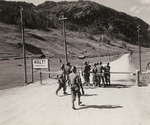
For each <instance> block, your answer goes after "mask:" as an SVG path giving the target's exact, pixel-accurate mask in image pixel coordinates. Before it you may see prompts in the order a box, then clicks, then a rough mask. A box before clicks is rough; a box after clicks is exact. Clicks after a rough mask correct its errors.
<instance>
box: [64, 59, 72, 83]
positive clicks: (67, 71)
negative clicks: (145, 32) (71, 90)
mask: <svg viewBox="0 0 150 125" xmlns="http://www.w3.org/2000/svg"><path fill="white" fill-rule="evenodd" d="M70 73H71V65H70V62H67V64H66V67H65V74H66V82H67V84H68V85H69V86H70V81H69V74H70Z"/></svg>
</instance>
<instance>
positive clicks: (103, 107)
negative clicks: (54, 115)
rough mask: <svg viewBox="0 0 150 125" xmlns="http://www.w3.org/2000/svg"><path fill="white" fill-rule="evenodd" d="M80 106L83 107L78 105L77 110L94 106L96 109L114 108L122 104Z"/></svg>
mask: <svg viewBox="0 0 150 125" xmlns="http://www.w3.org/2000/svg"><path fill="white" fill-rule="evenodd" d="M81 106H83V107H80V108H78V109H77V110H80V109H88V108H94V109H95V108H96V109H115V108H123V107H122V106H115V105H84V104H82V105H81Z"/></svg>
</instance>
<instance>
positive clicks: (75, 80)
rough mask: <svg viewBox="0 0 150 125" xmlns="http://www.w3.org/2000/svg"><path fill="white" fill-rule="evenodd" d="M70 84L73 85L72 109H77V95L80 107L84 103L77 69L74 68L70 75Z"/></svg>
mask: <svg viewBox="0 0 150 125" xmlns="http://www.w3.org/2000/svg"><path fill="white" fill-rule="evenodd" d="M69 78H70V83H71V95H72V108H73V109H75V104H74V103H75V100H76V94H77V96H78V105H80V104H81V103H82V102H81V101H80V97H81V93H80V84H81V83H80V78H79V76H78V75H77V69H76V67H75V66H74V67H72V73H71V74H70V75H69Z"/></svg>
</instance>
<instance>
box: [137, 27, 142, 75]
mask: <svg viewBox="0 0 150 125" xmlns="http://www.w3.org/2000/svg"><path fill="white" fill-rule="evenodd" d="M137 28H138V29H137V32H138V44H139V68H140V70H139V72H140V73H141V42H140V40H139V31H140V25H138V26H137Z"/></svg>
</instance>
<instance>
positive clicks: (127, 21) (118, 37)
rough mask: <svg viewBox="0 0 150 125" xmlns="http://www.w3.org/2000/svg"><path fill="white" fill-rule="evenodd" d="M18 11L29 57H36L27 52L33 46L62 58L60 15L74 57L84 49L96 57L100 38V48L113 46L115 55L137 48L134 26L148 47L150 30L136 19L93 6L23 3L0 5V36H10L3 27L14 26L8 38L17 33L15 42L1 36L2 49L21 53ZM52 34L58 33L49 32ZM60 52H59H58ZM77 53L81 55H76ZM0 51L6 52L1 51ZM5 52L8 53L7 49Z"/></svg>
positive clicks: (59, 3)
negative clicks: (16, 50)
mask: <svg viewBox="0 0 150 125" xmlns="http://www.w3.org/2000/svg"><path fill="white" fill-rule="evenodd" d="M20 7H22V8H23V20H24V26H25V29H26V32H25V36H26V42H27V50H28V52H29V53H28V54H30V53H33V54H35V53H36V52H33V51H31V49H29V48H32V49H33V46H35V50H37V53H38V54H39V53H40V54H43V53H48V54H50V56H52V57H55V56H56V55H57V56H58V57H61V56H62V55H63V54H62V53H63V45H62V41H63V34H62V33H59V32H60V31H62V21H60V20H59V17H60V16H62V15H64V16H65V17H67V20H66V22H65V24H66V27H65V28H66V29H67V38H68V39H69V40H70V41H71V43H68V46H69V47H70V48H72V49H73V50H74V52H71V51H70V50H68V51H70V53H71V54H72V55H74V56H77V55H80V54H81V53H80V52H81V51H82V50H83V48H85V47H87V50H88V52H89V51H91V52H90V53H88V54H87V55H88V56H89V57H90V56H97V51H95V50H97V49H98V46H96V45H97V43H98V41H99V39H100V38H101V44H105V45H106V44H107V45H108V46H109V47H111V49H116V48H114V46H117V47H118V49H116V52H117V51H124V50H132V47H131V48H130V47H128V44H131V45H138V42H137V41H138V40H137V38H138V33H137V25H140V31H139V40H140V41H141V45H142V46H143V47H150V30H149V28H150V26H149V25H148V24H147V23H145V22H144V21H143V20H141V19H139V18H137V17H132V16H130V15H127V14H125V13H122V12H118V11H116V10H114V9H111V8H108V7H105V6H103V5H100V4H98V3H95V2H90V1H78V2H52V1H46V2H44V3H43V4H40V5H38V6H35V5H34V4H32V3H26V2H7V1H0V22H2V23H1V28H0V31H1V32H2V33H3V34H4V33H10V32H9V31H11V30H10V29H11V28H9V26H10V25H7V26H6V27H5V25H4V24H11V25H14V26H15V28H14V26H13V28H14V30H12V31H11V33H10V34H12V33H14V32H16V34H13V35H14V36H15V38H14V36H11V39H9V37H10V36H7V37H4V35H1V39H0V40H1V41H0V42H1V45H4V46H5V48H7V47H10V46H13V48H15V49H17V48H19V49H18V51H20V49H21V44H19V43H21V40H20V41H19V39H20V38H21V34H19V32H20ZM2 25H4V27H3V26H2ZM10 27H11V26H10ZM51 28H52V29H51ZM8 29H9V30H8ZM29 29H30V31H29ZM55 30H56V31H57V33H53V32H52V31H55ZM56 31H55V32H56ZM18 34H19V35H18ZM44 34H46V35H44ZM49 34H50V36H49ZM73 34H78V37H76V36H77V35H75V39H73V38H72V37H74V35H73ZM59 37H61V38H59ZM81 37H82V38H83V39H82V38H81ZM81 39H82V40H81ZM83 40H86V42H83ZM87 40H88V41H90V42H93V43H91V44H94V46H93V45H91V44H89V43H88V42H87ZM12 41H13V43H12ZM49 44H50V45H49ZM75 44H78V46H75ZM51 45H53V47H52V46H51ZM54 47H56V48H57V49H55V48H54ZM59 48H60V51H59V50H58V49H59ZM11 49H12V48H11ZM94 49H95V50H94ZM78 50H80V52H76V51H78ZM102 50H104V52H106V51H107V48H106V47H102ZM1 51H2V52H5V50H4V49H3V48H2V49H1ZM7 51H9V49H8V48H7ZM12 51H13V49H12ZM93 53H94V54H93ZM114 53H115V52H114ZM92 54H93V55H92Z"/></svg>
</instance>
